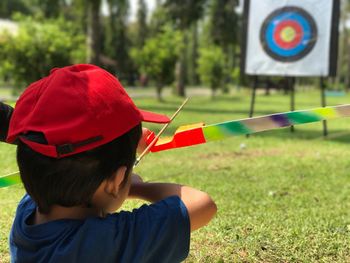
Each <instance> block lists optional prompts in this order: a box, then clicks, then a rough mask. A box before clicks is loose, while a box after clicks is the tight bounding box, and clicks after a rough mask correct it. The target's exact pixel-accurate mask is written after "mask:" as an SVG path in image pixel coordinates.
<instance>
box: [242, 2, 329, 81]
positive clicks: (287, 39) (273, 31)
mask: <svg viewBox="0 0 350 263" xmlns="http://www.w3.org/2000/svg"><path fill="white" fill-rule="evenodd" d="M247 14H248V32H247V43H246V58H245V59H246V60H245V72H246V74H250V75H277V76H328V75H329V73H330V61H331V54H332V52H331V35H332V21H333V20H332V18H333V17H332V15H333V0H289V1H288V0H287V1H276V0H263V1H261V0H250V4H249V10H248V13H247Z"/></svg>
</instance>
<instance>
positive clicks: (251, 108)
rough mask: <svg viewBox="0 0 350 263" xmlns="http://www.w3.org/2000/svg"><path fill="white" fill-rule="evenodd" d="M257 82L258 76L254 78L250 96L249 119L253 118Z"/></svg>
mask: <svg viewBox="0 0 350 263" xmlns="http://www.w3.org/2000/svg"><path fill="white" fill-rule="evenodd" d="M258 81H259V79H258V76H254V80H253V90H252V96H251V99H250V110H249V118H252V117H253V116H254V106H255V97H256V89H257V87H258ZM248 137H249V134H247V138H248Z"/></svg>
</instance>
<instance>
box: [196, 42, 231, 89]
mask: <svg viewBox="0 0 350 263" xmlns="http://www.w3.org/2000/svg"><path fill="white" fill-rule="evenodd" d="M197 70H198V74H199V77H200V79H201V82H202V83H204V84H207V85H209V86H210V88H211V89H212V91H213V95H214V93H215V91H216V90H217V89H218V88H224V81H225V76H226V71H225V56H224V53H223V52H222V49H221V48H220V47H218V46H214V45H213V46H209V47H206V48H201V49H200V50H199V59H198V69H197Z"/></svg>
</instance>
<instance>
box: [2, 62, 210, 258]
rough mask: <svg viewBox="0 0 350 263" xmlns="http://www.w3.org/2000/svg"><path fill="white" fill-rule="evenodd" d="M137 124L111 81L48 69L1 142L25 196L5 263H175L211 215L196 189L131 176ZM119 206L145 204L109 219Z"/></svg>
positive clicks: (149, 116) (84, 71)
mask: <svg viewBox="0 0 350 263" xmlns="http://www.w3.org/2000/svg"><path fill="white" fill-rule="evenodd" d="M141 121H149V122H156V123H164V122H168V121H169V119H168V118H167V117H166V116H163V115H158V114H155V113H150V112H144V111H140V110H139V109H137V108H136V106H135V105H134V103H133V102H132V101H131V99H130V98H129V96H128V95H127V94H126V92H125V91H124V89H123V87H122V86H121V84H120V83H119V82H118V80H117V79H116V78H115V77H113V76H112V75H110V74H109V73H107V72H106V71H104V70H102V69H100V68H98V67H96V66H93V65H75V66H69V67H65V68H61V69H54V70H52V71H51V73H50V75H49V76H48V77H46V78H44V79H42V80H39V81H37V82H35V83H33V84H32V85H31V86H29V87H28V88H27V89H26V91H25V92H24V93H23V94H22V96H21V97H20V99H19V100H18V102H17V104H16V108H15V110H14V113H13V115H12V118H11V122H10V128H9V135H8V139H7V141H8V142H13V141H15V140H18V149H17V162H18V165H19V169H20V173H21V179H22V181H23V184H24V187H25V189H26V191H27V193H28V195H26V196H25V197H24V198H23V199H22V200H21V202H20V204H19V205H18V208H17V212H16V218H15V220H14V223H13V227H12V230H11V234H10V250H11V258H12V262H65V263H68V262H180V261H182V260H184V259H185V258H186V257H187V255H188V251H189V241H190V231H193V230H196V229H198V228H200V227H202V226H204V225H206V224H207V223H208V222H209V221H210V220H211V218H212V217H213V216H214V214H215V213H216V206H215V203H214V202H213V201H212V200H211V198H210V197H209V196H208V195H207V194H206V193H203V192H201V191H198V190H196V189H193V188H190V187H186V186H181V185H176V184H161V183H144V182H142V180H141V178H140V177H138V176H136V175H132V168H133V164H134V162H135V156H136V150H137V147H138V143H139V141H140V145H144V139H143V137H142V135H141V134H142V128H141ZM127 198H139V199H143V200H147V201H149V202H152V203H153V204H151V205H149V206H147V205H144V206H142V207H140V208H139V209H135V210H133V211H132V212H119V213H115V211H116V210H117V209H118V208H120V206H121V205H122V203H123V202H124V201H125V200H126V199H127Z"/></svg>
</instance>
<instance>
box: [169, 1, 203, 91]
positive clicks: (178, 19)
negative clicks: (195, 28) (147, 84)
mask: <svg viewBox="0 0 350 263" xmlns="http://www.w3.org/2000/svg"><path fill="white" fill-rule="evenodd" d="M205 3H206V0H186V1H183V0H166V1H165V3H164V7H165V9H166V11H167V13H168V15H169V17H170V18H171V19H172V21H173V23H174V25H175V26H176V27H177V28H178V29H179V30H180V31H181V32H182V33H183V39H182V42H183V45H182V50H180V57H179V60H178V62H177V66H176V79H177V81H176V82H177V83H176V92H177V95H179V96H182V97H184V96H185V76H186V57H187V54H186V51H187V50H188V48H187V45H188V31H189V28H190V27H191V25H192V24H193V23H194V22H195V21H197V20H198V19H200V18H201V17H202V15H203V11H204V4H205Z"/></svg>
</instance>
